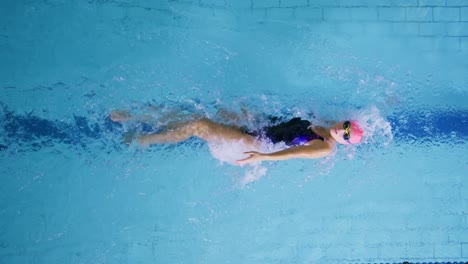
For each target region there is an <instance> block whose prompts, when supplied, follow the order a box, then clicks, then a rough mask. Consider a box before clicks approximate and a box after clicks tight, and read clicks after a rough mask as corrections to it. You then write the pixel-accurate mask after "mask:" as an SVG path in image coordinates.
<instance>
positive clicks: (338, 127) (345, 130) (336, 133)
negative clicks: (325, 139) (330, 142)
mask: <svg viewBox="0 0 468 264" xmlns="http://www.w3.org/2000/svg"><path fill="white" fill-rule="evenodd" d="M352 133H353V127H352V126H351V125H349V121H343V122H340V123H336V124H335V125H334V126H332V127H331V128H330V134H331V136H332V137H333V139H335V141H336V142H338V143H340V144H344V145H349V144H350V143H349V142H348V141H347V140H346V139H345V138H348V139H349V136H350V135H351V134H352Z"/></svg>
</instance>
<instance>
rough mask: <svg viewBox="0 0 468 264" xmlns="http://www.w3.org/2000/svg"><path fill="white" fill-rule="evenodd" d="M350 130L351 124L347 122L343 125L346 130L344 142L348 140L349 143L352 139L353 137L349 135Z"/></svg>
mask: <svg viewBox="0 0 468 264" xmlns="http://www.w3.org/2000/svg"><path fill="white" fill-rule="evenodd" d="M350 128H351V122H349V121H346V122H344V123H343V129H344V130H345V132H344V134H343V138H344V140H346V141H348V142H349V139H350V138H351V135H350V133H349V129H350Z"/></svg>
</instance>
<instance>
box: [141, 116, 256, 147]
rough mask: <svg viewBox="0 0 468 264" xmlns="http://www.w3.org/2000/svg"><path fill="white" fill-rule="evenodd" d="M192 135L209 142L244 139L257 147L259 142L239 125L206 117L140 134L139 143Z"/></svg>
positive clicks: (158, 141)
mask: <svg viewBox="0 0 468 264" xmlns="http://www.w3.org/2000/svg"><path fill="white" fill-rule="evenodd" d="M192 136H195V137H198V138H200V139H203V140H205V141H206V142H208V143H219V142H223V141H224V142H233V141H240V140H242V141H243V142H244V144H247V145H250V146H251V147H255V146H256V144H257V142H256V140H255V138H254V137H253V136H251V135H249V134H246V133H243V132H242V131H241V130H240V129H239V128H238V127H235V126H227V125H224V124H219V123H215V122H213V121H211V120H209V119H206V118H203V119H200V120H197V121H190V122H185V123H180V124H179V125H178V126H177V127H175V128H174V129H173V130H170V131H164V132H161V133H158V134H150V135H144V136H140V137H139V138H138V143H139V144H143V145H145V144H162V143H177V142H180V141H183V140H186V139H188V138H190V137H192Z"/></svg>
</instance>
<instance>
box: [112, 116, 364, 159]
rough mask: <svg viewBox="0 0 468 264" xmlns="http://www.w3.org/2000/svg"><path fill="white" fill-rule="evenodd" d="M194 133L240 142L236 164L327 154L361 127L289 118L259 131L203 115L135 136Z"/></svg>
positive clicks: (357, 137)
mask: <svg viewBox="0 0 468 264" xmlns="http://www.w3.org/2000/svg"><path fill="white" fill-rule="evenodd" d="M110 119H111V120H112V121H114V122H125V121H130V120H137V121H143V122H144V121H145V120H147V119H148V117H145V116H142V117H141V116H140V117H137V116H132V115H130V114H129V113H128V112H125V111H113V112H112V113H111V114H110ZM192 136H194V137H198V138H200V139H202V140H204V141H206V142H208V144H225V143H237V142H240V143H242V144H243V145H244V148H245V149H248V151H245V152H243V153H244V154H245V155H247V157H246V158H243V159H238V160H237V161H236V164H238V165H244V164H247V163H251V162H258V161H266V160H270V161H273V160H287V159H294V158H309V159H314V158H321V157H325V156H327V155H329V154H330V153H331V152H332V150H333V148H334V146H335V144H336V143H339V144H345V145H348V144H357V143H359V142H360V141H361V139H362V136H363V130H362V129H361V128H360V126H359V125H358V124H357V122H356V121H343V122H339V123H335V124H334V125H333V126H331V127H329V128H325V127H321V126H313V125H311V123H310V122H309V121H306V120H302V119H300V118H293V119H291V120H289V121H287V122H281V123H279V124H277V125H272V126H267V127H265V128H263V129H261V130H260V131H246V130H245V129H242V128H240V127H237V126H231V125H226V124H222V123H216V122H214V121H212V120H210V119H207V118H198V119H196V120H193V121H186V122H179V123H175V124H172V126H171V128H168V129H166V130H164V131H162V132H159V133H153V134H147V135H141V136H138V137H137V138H136V140H137V142H138V143H139V144H140V145H149V144H164V143H177V142H181V141H183V140H186V139H188V138H190V137H192ZM265 140H268V141H270V142H272V143H275V144H276V143H280V142H283V143H284V144H285V146H286V147H285V148H284V149H281V150H279V151H274V152H271V153H266V152H261V149H262V148H261V146H262V143H264V141H265Z"/></svg>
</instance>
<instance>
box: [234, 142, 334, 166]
mask: <svg viewBox="0 0 468 264" xmlns="http://www.w3.org/2000/svg"><path fill="white" fill-rule="evenodd" d="M331 151H332V146H331V145H330V144H328V143H326V142H320V141H318V142H314V143H312V144H310V145H304V146H296V147H290V148H288V149H285V150H280V151H277V152H273V153H260V152H255V151H249V152H245V154H248V155H250V156H249V157H248V158H246V159H243V160H238V161H237V163H238V164H239V165H243V164H246V163H249V162H256V161H263V160H287V159H297V158H305V159H317V158H322V157H325V156H327V155H329V154H330V152H331Z"/></svg>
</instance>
